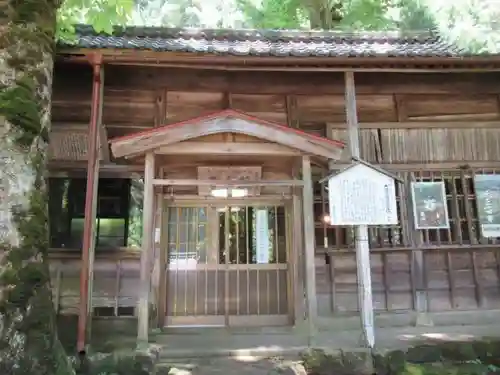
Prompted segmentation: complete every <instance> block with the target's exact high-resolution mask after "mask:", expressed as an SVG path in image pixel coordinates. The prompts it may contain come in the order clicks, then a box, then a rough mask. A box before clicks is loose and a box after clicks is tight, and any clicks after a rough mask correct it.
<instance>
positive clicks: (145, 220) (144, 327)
mask: <svg viewBox="0 0 500 375" xmlns="http://www.w3.org/2000/svg"><path fill="white" fill-rule="evenodd" d="M154 177H155V155H154V153H153V152H148V153H147V154H146V158H145V162H144V200H143V202H144V206H143V209H142V252H141V271H140V272H141V287H140V292H139V293H140V295H139V305H138V320H139V322H138V324H139V327H138V330H137V341H138V344H139V345H140V344H147V342H148V331H149V291H150V288H151V254H152V252H153V251H152V250H153V246H154V241H153V219H154V217H153V215H154V212H155V211H154V186H153V179H154Z"/></svg>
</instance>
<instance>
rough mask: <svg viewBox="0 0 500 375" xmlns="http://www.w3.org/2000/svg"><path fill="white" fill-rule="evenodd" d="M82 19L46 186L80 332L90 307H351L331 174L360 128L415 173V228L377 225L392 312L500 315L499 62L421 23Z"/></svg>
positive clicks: (60, 268) (376, 148) (410, 212)
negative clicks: (96, 25)
mask: <svg viewBox="0 0 500 375" xmlns="http://www.w3.org/2000/svg"><path fill="white" fill-rule="evenodd" d="M77 33H78V41H77V44H76V45H72V46H60V49H59V54H58V59H57V62H56V67H55V77H54V87H53V88H54V89H53V112H52V133H51V144H50V163H49V168H50V181H49V188H50V229H51V247H52V249H51V252H50V259H51V266H52V273H53V280H54V296H55V298H54V300H55V304H56V308H57V311H58V313H59V314H61V315H78V314H80V326H79V328H80V341H79V345H80V347H81V348H82V347H83V345H84V332H85V329H86V325H87V322H86V320H87V316H94V317H99V316H107V317H110V316H111V317H116V318H117V319H127V318H134V317H135V318H138V324H139V334H138V335H139V337H138V338H139V340H147V338H148V331H149V330H150V329H151V328H157V327H172V326H196V327H204V326H229V327H234V326H252V327H255V326H300V325H302V324H303V323H304V322H305V321H306V320H307V321H308V322H311V321H312V322H313V324H314V325H315V326H317V327H323V328H324V329H328V327H331V326H332V322H334V321H335V319H339V318H341V317H342V316H345V315H352V314H355V313H356V312H357V311H358V297H357V280H356V260H355V253H354V251H353V247H354V236H353V230H352V228H351V227H342V226H337V225H330V223H329V222H328V220H326V218H327V217H328V215H329V213H328V193H327V191H326V190H325V189H324V185H322V184H320V183H319V180H321V179H322V178H323V177H324V176H326V175H328V174H329V173H330V172H331V171H332V170H341V169H343V168H345V167H346V166H347V165H349V163H350V160H351V154H350V151H349V150H350V147H349V145H350V144H351V143H352V142H356V140H355V139H354V138H352V135H353V134H356V135H357V137H359V151H360V156H361V158H362V159H363V160H365V161H367V162H369V163H371V164H373V165H376V166H379V167H382V168H384V169H385V170H387V171H389V172H390V173H392V174H394V175H397V176H398V178H400V179H401V180H402V181H403V183H402V184H398V186H397V209H398V217H399V224H398V225H392V226H379V227H370V228H369V244H370V249H371V250H370V254H371V256H370V258H371V259H370V260H371V275H372V288H373V289H372V293H373V305H374V309H375V312H376V322H377V321H378V319H383V318H384V317H389V319H390V320H391V322H399V323H398V324H414V323H415V320H416V317H417V316H419V315H422V314H423V315H426V316H427V317H428V319H430V320H433V321H434V323H435V324H440V322H441V323H443V322H446V321H447V319H453V316H457V315H456V314H459V313H460V315H459V316H460V318H459V319H460V321H461V322H465V321H466V320H467V319H469V321H471V322H472V321H476V320H477V319H478V317H480V319H488V316H492V315H491V314H494V313H495V312H496V311H500V293H499V292H500V259H499V257H500V248H499V238H500V204H499V203H498V202H500V200H499V198H498V197H499V194H500V179H497V176H498V175H497V173H499V172H500V84H499V82H500V73H499V72H498V71H499V70H500V57H496V56H468V55H464V54H462V53H461V51H460V50H458V49H457V48H456V47H454V46H451V45H448V44H446V43H444V42H443V41H442V40H440V39H439V38H438V37H436V36H433V35H420V34H418V35H417V34H415V35H409V34H407V35H398V34H380V33H368V34H349V35H344V34H341V33H337V32H295V31H293V32H292V31H290V32H288V31H251V30H178V29H175V30H174V29H158V28H151V29H149V28H127V29H123V30H118V29H117V30H116V32H115V34H114V35H113V36H106V35H97V34H95V33H94V32H93V30H92V29H89V28H88V27H85V26H79V27H78V28H77ZM499 178H500V177H499ZM421 182H425V183H427V184H418V183H421ZM497 216H498V218H497ZM497 220H498V222H497ZM453 314H455V315H453ZM496 316H498V315H496ZM417 320H418V319H417ZM134 324H135V323H134ZM395 324H396V323H395ZM82 335H83V336H82Z"/></svg>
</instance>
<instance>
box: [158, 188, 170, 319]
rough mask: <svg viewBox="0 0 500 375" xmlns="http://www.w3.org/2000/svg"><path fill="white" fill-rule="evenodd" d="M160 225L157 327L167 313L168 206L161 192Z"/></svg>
mask: <svg viewBox="0 0 500 375" xmlns="http://www.w3.org/2000/svg"><path fill="white" fill-rule="evenodd" d="M160 200H161V201H160V206H161V227H160V254H159V256H158V263H159V265H160V269H159V271H160V277H159V284H158V328H163V327H164V326H165V316H166V314H167V275H166V272H167V247H168V232H167V231H168V208H167V202H166V200H165V197H164V195H163V194H161V195H160Z"/></svg>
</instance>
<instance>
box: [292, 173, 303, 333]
mask: <svg viewBox="0 0 500 375" xmlns="http://www.w3.org/2000/svg"><path fill="white" fill-rule="evenodd" d="M298 172H299V170H298V168H294V172H293V173H294V176H293V177H294V178H298V176H297V175H298ZM292 194H293V195H292V215H291V216H292V223H293V225H292V226H291V231H290V235H291V236H292V263H293V274H292V285H293V292H294V298H293V299H294V320H295V321H294V325H295V326H298V325H300V324H302V323H303V322H304V318H305V311H304V297H305V295H304V238H303V236H302V226H303V223H302V222H301V220H300V218H301V217H303V215H302V207H301V199H300V194H301V192H300V189H299V188H297V187H292Z"/></svg>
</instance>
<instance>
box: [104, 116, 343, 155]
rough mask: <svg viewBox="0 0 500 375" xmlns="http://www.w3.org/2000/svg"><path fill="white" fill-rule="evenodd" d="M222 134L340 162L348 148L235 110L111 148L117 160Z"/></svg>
mask: <svg viewBox="0 0 500 375" xmlns="http://www.w3.org/2000/svg"><path fill="white" fill-rule="evenodd" d="M219 133H239V134H244V135H248V136H252V137H256V138H260V139H262V140H263V141H267V142H273V143H276V144H279V145H282V146H286V147H287V148H290V149H293V150H297V151H299V152H301V153H303V154H307V155H312V156H319V157H322V158H326V159H334V160H336V159H339V157H340V153H341V151H342V149H343V148H344V146H345V145H344V143H343V142H341V141H337V140H332V139H328V138H325V137H321V136H317V135H313V134H309V133H306V132H304V131H301V130H298V129H294V128H291V127H288V126H285V125H280V124H277V123H274V122H271V121H266V120H263V119H259V118H257V117H253V116H249V115H247V114H245V113H243V112H239V111H236V110H232V109H229V110H223V111H219V112H216V113H212V114H210V115H206V116H201V117H196V118H193V119H190V120H187V121H182V122H178V123H175V124H169V125H164V126H160V127H157V128H154V129H150V130H146V131H141V132H137V133H134V134H130V135H126V136H123V137H118V138H114V139H112V140H111V141H110V144H111V151H112V153H113V156H114V157H116V158H119V157H131V156H137V155H140V154H145V153H147V152H149V151H154V150H155V149H158V148H160V147H163V146H168V145H172V144H175V143H179V142H184V141H188V140H191V139H194V138H199V137H204V136H208V135H213V134H219ZM200 153H201V152H200Z"/></svg>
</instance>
